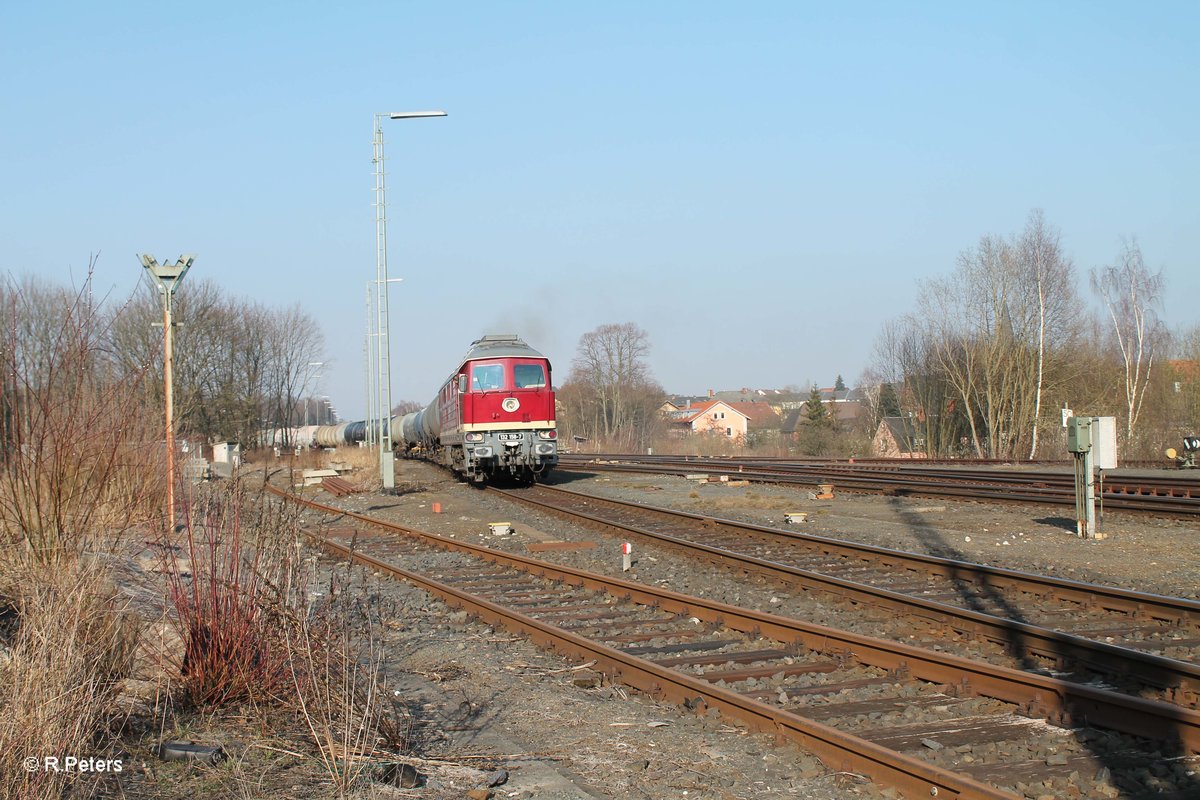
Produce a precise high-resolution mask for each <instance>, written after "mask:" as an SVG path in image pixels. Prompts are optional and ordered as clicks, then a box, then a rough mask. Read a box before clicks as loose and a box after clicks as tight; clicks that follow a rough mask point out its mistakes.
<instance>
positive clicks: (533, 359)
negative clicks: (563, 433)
mask: <svg viewBox="0 0 1200 800" xmlns="http://www.w3.org/2000/svg"><path fill="white" fill-rule="evenodd" d="M392 438H393V439H395V440H396V443H397V445H398V446H402V447H404V448H405V449H407V450H409V451H419V452H424V453H426V454H428V455H430V456H431V457H433V458H434V459H435V460H437V461H439V462H440V463H442V464H444V465H445V466H447V467H449V468H450V469H451V470H453V471H454V472H456V473H458V474H460V475H462V476H464V477H466V478H469V479H470V480H473V481H476V482H483V481H486V480H488V479H489V478H492V477H496V476H501V475H504V476H509V477H512V478H515V479H517V480H521V481H533V480H536V478H537V477H538V476H539V475H545V474H546V473H547V472H548V471H549V470H550V469H551V468H552V467H554V465H555V464H557V463H558V448H557V444H558V443H557V439H558V431H557V429H556V425H555V420H554V390H553V387H552V384H551V383H550V361H549V360H548V359H547V358H546V357H545V356H544V355H542V354H541V353H539V352H538V351H537V350H534V349H533V348H532V347H530V346H529V345H527V344H526V343H525V342H524V341H522V340H521V339H520V338H519V337H518V336H516V335H513V334H494V335H489V336H484V337H483V338H482V339H479V340H477V341H475V342H473V343H472V344H471V348H470V349H469V350H468V351H467V354H466V355H465V356H463V358H462V360H461V362H460V363H459V366H458V369H456V370H455V371H454V372H453V373H451V375H450V376H449V377H448V378H447V379H446V381H445V383H443V384H442V388H441V390H440V391H439V392H438V394H437V397H435V398H434V399H433V401H432V402H430V403H429V405H427V406H425V408H423V409H421V410H420V411H416V412H414V413H411V414H405V415H404V416H402V417H401V418H400V420H399V424H398V425H397V424H396V423H393V430H392Z"/></svg>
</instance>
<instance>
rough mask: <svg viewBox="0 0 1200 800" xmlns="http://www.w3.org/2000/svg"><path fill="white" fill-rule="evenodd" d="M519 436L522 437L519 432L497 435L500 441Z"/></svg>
mask: <svg viewBox="0 0 1200 800" xmlns="http://www.w3.org/2000/svg"><path fill="white" fill-rule="evenodd" d="M520 438H522V434H520V433H502V434H500V435H499V439H500V441H502V442H511V441H513V440H515V439H520Z"/></svg>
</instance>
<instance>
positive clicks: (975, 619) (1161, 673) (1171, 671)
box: [489, 487, 1200, 705]
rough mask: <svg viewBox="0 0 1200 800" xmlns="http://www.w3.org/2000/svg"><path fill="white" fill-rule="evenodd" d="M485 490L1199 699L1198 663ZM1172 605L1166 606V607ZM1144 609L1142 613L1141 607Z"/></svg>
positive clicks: (1180, 613)
mask: <svg viewBox="0 0 1200 800" xmlns="http://www.w3.org/2000/svg"><path fill="white" fill-rule="evenodd" d="M539 488H540V489H549V488H550V487H539ZM489 491H492V492H495V493H497V494H500V495H502V496H504V497H509V498H512V499H515V500H517V501H518V502H520V503H523V504H526V505H529V506H533V507H536V508H539V509H541V510H544V511H549V512H551V513H558V514H567V515H570V516H572V517H576V518H578V519H583V520H587V521H589V522H593V523H595V524H598V525H601V526H605V527H608V528H613V529H617V530H620V531H622V532H623V533H627V534H630V535H632V536H635V537H638V538H640V539H644V540H649V541H653V542H656V543H658V544H663V545H667V546H670V547H675V548H679V549H683V550H685V551H687V552H689V553H698V554H701V555H702V556H704V557H706V558H708V559H710V560H712V561H715V562H716V563H718V564H720V565H723V566H726V567H727V568H731V569H734V570H735V571H741V572H746V573H751V572H752V573H756V574H760V575H765V576H767V577H769V578H772V579H775V580H781V581H785V582H789V583H793V584H797V585H799V586H801V587H802V588H804V589H809V590H818V591H824V592H828V593H832V594H834V595H837V596H840V597H844V598H847V599H850V600H852V601H854V602H865V603H869V604H871V605H874V606H876V607H880V608H884V609H888V610H891V611H897V612H901V613H905V614H910V615H913V616H917V617H920V618H923V619H929V620H933V621H935V622H938V623H940V624H943V625H947V626H949V627H950V628H951V629H953V630H955V631H958V632H959V633H962V634H965V635H971V636H979V637H983V638H985V639H987V640H989V641H992V642H994V643H996V644H998V645H1001V646H1004V647H1006V648H1010V649H1011V648H1013V647H1014V646H1019V647H1020V648H1021V651H1022V653H1023V654H1024V655H1028V656H1035V657H1040V658H1047V659H1051V660H1054V661H1055V662H1056V663H1057V662H1060V661H1062V660H1063V659H1072V660H1074V661H1076V662H1078V663H1080V664H1083V665H1086V666H1088V667H1089V668H1091V669H1093V670H1095V671H1097V672H1100V673H1104V674H1112V673H1119V674H1134V675H1137V677H1138V678H1139V679H1142V680H1144V681H1145V682H1146V683H1149V684H1151V685H1155V686H1158V687H1160V688H1162V689H1164V690H1166V691H1167V692H1168V694H1169V696H1170V697H1171V699H1172V700H1173V701H1174V702H1177V703H1179V704H1180V705H1194V704H1195V703H1196V702H1197V700H1198V698H1200V665H1196V664H1191V663H1189V662H1186V661H1178V660H1176V659H1172V658H1166V657H1164V656H1159V655H1154V654H1152V653H1144V652H1141V651H1138V650H1132V649H1129V648H1125V647H1120V646H1118V645H1114V644H1109V643H1107V642H1100V641H1096V640H1094V639H1088V638H1085V637H1081V636H1077V635H1075V634H1070V633H1064V632H1062V631H1056V630H1053V629H1051V628H1045V627H1042V626H1038V625H1031V624H1029V623H1025V622H1020V621H1017V620H1011V619H1005V618H1003V617H997V616H995V615H992V614H985V613H983V612H980V611H974V610H971V609H966V608H960V607H958V606H954V605H949V604H947V603H941V602H938V601H935V600H928V599H925V598H921V597H916V596H913V595H907V594H903V593H900V592H896V591H893V590H890V589H884V588H880V587H875V586H871V585H869V584H864V583H858V582H855V581H850V580H846V579H844V578H838V577H835V576H831V575H825V574H822V573H820V572H814V571H812V570H806V569H802V568H800V567H794V566H791V565H788V564H781V563H779V562H776V561H769V560H766V559H762V558H758V557H756V556H753V555H749V554H746V553H738V552H736V551H733V550H727V549H725V548H721V547H715V546H712V545H706V544H702V543H699V542H693V541H690V540H688V539H683V538H679V537H676V536H671V535H669V534H664V533H659V532H657V531H652V530H648V529H646V528H642V527H638V526H634V525H628V524H625V523H621V522H618V521H616V520H612V519H607V518H605V517H603V516H599V515H597V514H591V513H587V512H583V511H576V510H569V509H562V508H560V507H557V506H554V505H553V504H550V503H545V502H541V501H538V500H536V499H534V498H531V497H524V496H522V495H521V493H520V492H511V491H506V490H500V489H494V488H492V489H489ZM554 491H556V492H561V493H563V494H565V495H570V496H574V497H577V498H582V499H587V500H602V501H605V502H614V503H617V504H620V505H627V506H630V507H636V508H638V509H648V510H651V511H654V512H658V513H664V514H672V515H678V516H681V517H685V518H688V519H692V520H697V521H700V522H704V523H707V524H711V525H713V526H717V525H723V526H728V527H730V528H732V529H733V530H744V531H751V532H754V533H758V534H762V533H766V534H769V535H780V534H782V535H786V536H789V537H794V538H808V539H813V540H818V541H821V542H822V543H826V542H827V543H828V544H829V545H830V546H834V545H837V546H841V547H844V548H846V549H847V550H849V551H851V552H856V553H878V554H880V555H881V556H884V557H887V558H893V559H901V558H904V557H907V558H909V559H911V560H912V561H913V562H915V563H921V564H927V565H929V566H936V567H937V568H938V569H940V570H942V571H943V574H949V573H952V572H953V571H954V570H955V569H959V570H960V571H966V570H969V569H970V568H972V567H974V568H976V569H977V570H978V571H977V572H975V574H976V575H978V576H979V577H980V578H982V579H984V580H991V579H997V580H1008V581H1014V582H1015V581H1019V580H1021V579H1022V578H1024V577H1025V575H1026V574H1025V573H1021V572H1017V571H1015V570H1006V569H1003V568H999V567H987V566H984V565H971V564H966V563H960V562H955V561H952V560H950V559H944V558H939V557H936V556H916V555H914V554H906V553H902V552H901V551H896V550H887V549H886V548H878V547H873V546H870V545H857V544H854V543H851V542H842V541H840V540H834V539H828V540H824V539H821V538H820V537H806V536H805V535H803V534H797V533H794V532H791V531H780V530H777V529H774V528H766V527H762V526H756V525H750V524H748V523H741V522H737V521H734V520H724V519H719V518H715V517H706V516H702V515H698V514H690V513H687V512H675V511H673V510H671V509H663V508H658V507H654V506H644V505H640V504H634V503H623V502H622V501H610V500H609V499H608V498H602V497H592V496H590V495H583V494H580V493H578V492H573V491H569V490H565V489H557V488H556V489H554ZM1028 577H1029V578H1030V579H1036V578H1040V577H1042V576H1033V575H1030V576H1028ZM1053 582H1054V579H1052V578H1044V579H1043V582H1042V583H1041V584H1031V585H1041V586H1045V587H1047V588H1049V586H1050V585H1051V584H1052V583H1053ZM1061 586H1062V590H1063V591H1064V592H1068V591H1069V592H1070V593H1071V595H1072V596H1073V597H1078V598H1080V599H1081V600H1084V601H1086V599H1087V598H1088V597H1089V596H1090V595H1089V590H1093V589H1094V590H1097V591H1096V595H1098V596H1097V598H1096V602H1098V603H1100V604H1102V605H1105V606H1106V607H1107V606H1112V607H1114V608H1115V609H1118V610H1122V611H1133V612H1137V611H1138V610H1139V609H1138V602H1139V599H1141V598H1144V600H1143V602H1146V603H1147V605H1148V604H1149V601H1150V600H1151V599H1153V598H1157V597H1158V596H1156V595H1139V594H1138V593H1136V592H1129V591H1127V590H1122V589H1117V588H1112V587H1090V586H1089V585H1088V584H1084V583H1078V582H1074V581H1067V582H1062V584H1061ZM1161 600H1162V601H1163V602H1162V604H1159V605H1158V607H1159V608H1170V609H1171V611H1170V614H1171V616H1169V617H1168V618H1170V619H1179V620H1183V619H1188V618H1189V615H1198V614H1200V603H1198V602H1196V601H1190V600H1186V599H1182V598H1167V597H1163V598H1161ZM1171 601H1173V602H1171ZM1142 610H1143V611H1145V610H1148V609H1142Z"/></svg>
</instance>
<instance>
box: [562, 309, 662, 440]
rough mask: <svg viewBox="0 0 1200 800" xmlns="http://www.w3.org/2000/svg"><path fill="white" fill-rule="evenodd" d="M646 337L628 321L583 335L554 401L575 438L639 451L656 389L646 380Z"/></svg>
mask: <svg viewBox="0 0 1200 800" xmlns="http://www.w3.org/2000/svg"><path fill="white" fill-rule="evenodd" d="M649 352H650V344H649V337H648V336H647V334H646V332H645V331H643V330H642V329H641V328H639V327H638V326H637V325H635V324H634V323H632V322H627V323H624V324H621V325H615V324H614V325H602V326H600V327H599V328H597V329H596V330H594V331H590V332H589V333H585V334H584V335H583V336H582V337H580V339H579V347H578V349H577V350H576V353H575V358H574V360H573V361H572V362H571V373H570V375H569V376H568V379H567V382H566V383H565V384H564V385H563V387H562V389H561V390H560V391H559V398H560V400H561V401H562V402H563V404H564V409H565V411H566V413H567V414H568V416H569V417H570V418H571V425H572V429H573V430H574V429H578V430H580V431H582V434H581V435H584V436H588V437H602V438H604V439H605V440H607V441H609V442H610V443H611V442H614V441H616V440H617V439H624V440H625V443H626V444H628V445H630V446H633V445H636V446H639V447H640V446H643V445H644V444H645V443H646V441H647V440H648V437H649V435H650V433H651V429H652V428H653V427H654V426H656V425H657V413H656V412H657V408H658V406H659V405H660V404H661V402H662V395H663V392H662V388H661V387H660V386H659V385H658V384H657V383H656V382H655V381H654V380H653V379H652V378H651V377H650V372H649V369H648V367H647V366H646V356H647V354H648V353H649Z"/></svg>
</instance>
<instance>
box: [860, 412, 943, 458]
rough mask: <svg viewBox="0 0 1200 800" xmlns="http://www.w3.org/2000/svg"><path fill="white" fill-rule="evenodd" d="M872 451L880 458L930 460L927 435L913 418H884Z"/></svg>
mask: <svg viewBox="0 0 1200 800" xmlns="http://www.w3.org/2000/svg"><path fill="white" fill-rule="evenodd" d="M871 450H872V452H873V453H874V454H875V455H876V457H878V458H928V457H929V454H928V453H927V452H926V450H925V433H924V431H922V430H921V429H920V428H919V427H917V423H916V421H915V420H913V419H912V418H911V417H884V418H883V420H882V421H880V423H879V428H878V429H877V430H876V431H875V439H874V440H873V441H872V442H871Z"/></svg>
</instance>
